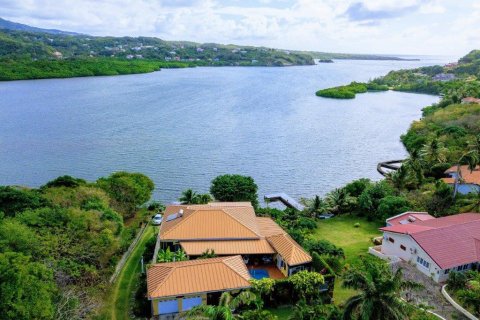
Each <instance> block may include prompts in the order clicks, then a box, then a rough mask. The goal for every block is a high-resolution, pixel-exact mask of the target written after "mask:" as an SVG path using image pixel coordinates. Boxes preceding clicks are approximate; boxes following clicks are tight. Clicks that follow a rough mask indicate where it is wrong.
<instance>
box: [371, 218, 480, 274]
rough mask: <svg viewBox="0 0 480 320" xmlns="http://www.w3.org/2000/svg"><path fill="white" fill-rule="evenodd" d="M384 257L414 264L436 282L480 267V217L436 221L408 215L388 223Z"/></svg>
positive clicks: (383, 249)
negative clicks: (452, 272) (451, 273)
mask: <svg viewBox="0 0 480 320" xmlns="http://www.w3.org/2000/svg"><path fill="white" fill-rule="evenodd" d="M380 230H381V231H383V242H382V245H381V253H382V254H383V255H384V256H385V257H392V256H393V257H398V258H400V259H402V260H404V261H408V262H410V263H413V264H415V266H416V268H417V269H418V270H420V271H421V272H422V273H424V274H426V275H427V276H429V277H430V276H431V277H432V279H433V280H435V281H436V282H444V281H446V280H447V279H448V274H449V272H450V271H459V272H463V271H466V270H469V269H473V268H479V267H480V213H462V214H457V215H452V216H447V217H441V218H435V217H432V216H430V215H429V214H428V213H426V212H405V213H402V214H400V215H398V216H395V217H392V218H390V219H387V226H386V227H383V228H380Z"/></svg>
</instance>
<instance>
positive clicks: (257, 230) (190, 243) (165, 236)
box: [147, 202, 312, 316]
mask: <svg viewBox="0 0 480 320" xmlns="http://www.w3.org/2000/svg"><path fill="white" fill-rule="evenodd" d="M158 237H159V239H158V240H159V243H160V247H161V248H162V249H166V248H170V249H171V250H172V251H175V250H178V249H181V250H183V251H184V252H185V254H186V255H187V256H188V257H189V259H191V260H190V262H192V263H193V261H206V260H192V259H197V258H198V257H200V256H201V255H202V254H203V253H205V252H207V250H208V251H211V250H213V251H214V252H215V254H216V255H217V256H219V257H222V259H230V258H232V256H234V257H236V258H235V259H236V260H235V261H237V262H238V263H236V267H237V268H238V269H237V270H245V271H246V272H247V273H248V274H249V276H250V275H251V276H252V277H253V278H256V279H261V278H264V277H270V278H276V279H279V278H285V277H288V276H290V275H292V274H295V273H296V272H299V271H301V270H306V269H309V267H310V263H311V261H312V258H311V256H310V255H309V254H308V253H307V252H306V251H305V250H304V249H303V248H302V247H301V246H300V245H299V244H298V243H296V242H295V240H293V239H292V238H291V237H290V236H289V235H288V234H287V232H285V231H284V230H283V229H282V228H281V227H280V226H279V225H278V224H277V223H275V221H273V220H272V219H271V218H269V217H257V216H256V215H255V211H254V209H253V207H252V205H251V204H250V203H249V202H229V203H225V202H223V203H222V202H218V203H215V202H213V203H209V204H205V205H171V206H167V208H166V209H165V213H164V220H163V222H162V224H161V226H160V232H159V236H158ZM212 261H215V260H212ZM223 261H227V260H223ZM175 264H178V265H183V264H184V262H177V263H172V264H169V265H170V266H172V265H173V266H175ZM164 265H166V264H154V265H153V266H152V267H151V268H150V269H149V272H148V273H147V282H149V283H150V282H151V279H153V278H156V277H158V275H157V274H162V272H163V271H150V270H156V269H155V268H157V270H163V269H162V268H163V266H164ZM158 268H160V269H158ZM208 277H210V278H209V279H210V280H209V281H210V282H214V283H218V282H220V283H223V282H222V281H223V280H222V277H221V276H220V274H217V272H216V271H212V273H211V274H209V275H208ZM189 279H195V276H189ZM192 281H193V280H192ZM179 286H180V285H179ZM187 287H188V286H187ZM228 288H230V287H228ZM232 288H233V287H232ZM234 288H237V287H234ZM188 290H191V291H189V295H195V294H197V295H198V294H200V293H202V294H203V293H205V290H203V288H201V289H198V288H193V289H192V288H189V289H188ZM192 290H193V291H192ZM225 290H227V288H225V289H221V288H220V289H218V290H217V291H225ZM228 290H230V289H228ZM207 291H208V290H207ZM178 295H180V294H178ZM149 298H150V299H152V310H153V311H154V313H153V315H154V316H156V315H158V314H159V313H155V312H160V311H161V310H160V311H159V310H158V308H157V307H155V304H158V301H157V300H153V298H155V299H157V298H161V299H163V298H164V296H159V295H150V289H149ZM207 300H208V299H207ZM197 301H200V300H198V299H197ZM205 301H206V300H205V299H202V303H204V302H205ZM207 302H208V301H207ZM172 305H173V302H172ZM155 308H157V309H155ZM164 310H166V309H164ZM165 312H166V311H165ZM161 314H164V313H161Z"/></svg>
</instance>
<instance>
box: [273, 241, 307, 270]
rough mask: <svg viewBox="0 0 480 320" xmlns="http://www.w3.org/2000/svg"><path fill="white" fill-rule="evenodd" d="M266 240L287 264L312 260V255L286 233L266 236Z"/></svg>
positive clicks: (291, 264) (294, 264)
mask: <svg viewBox="0 0 480 320" xmlns="http://www.w3.org/2000/svg"><path fill="white" fill-rule="evenodd" d="M267 240H268V242H269V243H270V245H271V246H272V247H273V248H274V249H275V251H277V252H278V254H280V255H281V256H282V258H283V259H284V260H285V262H286V263H287V264H288V265H289V266H296V265H299V264H303V263H308V262H311V261H312V257H311V256H310V255H309V254H308V253H307V252H305V250H303V248H302V247H300V245H299V244H298V243H296V242H295V240H293V239H292V238H291V237H290V236H289V235H288V234H286V233H285V234H279V235H276V236H271V237H268V238H267Z"/></svg>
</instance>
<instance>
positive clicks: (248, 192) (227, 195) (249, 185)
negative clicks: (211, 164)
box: [210, 174, 258, 207]
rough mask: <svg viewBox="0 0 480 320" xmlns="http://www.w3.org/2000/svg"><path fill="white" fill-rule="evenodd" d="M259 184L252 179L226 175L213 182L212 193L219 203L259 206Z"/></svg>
mask: <svg viewBox="0 0 480 320" xmlns="http://www.w3.org/2000/svg"><path fill="white" fill-rule="evenodd" d="M257 190H258V187H257V184H256V183H255V181H254V180H253V179H252V177H246V176H241V175H238V174H225V175H222V176H218V177H216V178H215V179H213V180H212V185H211V186H210V193H211V194H212V195H213V197H214V198H215V199H216V200H218V201H230V202H231V201H248V202H251V203H252V205H253V206H254V207H257V206H258V195H257Z"/></svg>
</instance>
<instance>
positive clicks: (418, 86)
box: [316, 50, 480, 103]
mask: <svg viewBox="0 0 480 320" xmlns="http://www.w3.org/2000/svg"><path fill="white" fill-rule="evenodd" d="M478 77H480V50H473V51H472V52H470V53H469V54H467V55H466V56H464V57H463V58H461V59H460V60H459V61H458V63H451V64H447V65H445V66H438V65H437V66H431V67H421V68H416V69H405V70H398V71H391V72H389V73H388V74H387V75H385V76H383V77H379V78H377V79H373V80H371V81H369V82H368V83H363V84H359V83H357V82H352V83H351V84H349V85H345V86H339V87H334V88H327V89H322V90H319V91H317V92H316V95H317V96H319V97H326V98H336V99H353V98H355V94H356V93H363V92H366V91H367V90H377V91H378V90H388V89H391V90H395V91H403V92H416V93H427V94H436V95H446V96H448V99H449V100H448V102H451V103H455V102H457V103H459V102H460V100H461V99H462V98H465V97H475V98H478V97H480V81H479V80H478Z"/></svg>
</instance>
